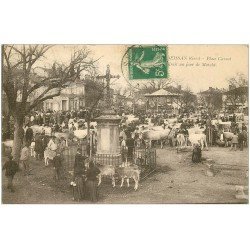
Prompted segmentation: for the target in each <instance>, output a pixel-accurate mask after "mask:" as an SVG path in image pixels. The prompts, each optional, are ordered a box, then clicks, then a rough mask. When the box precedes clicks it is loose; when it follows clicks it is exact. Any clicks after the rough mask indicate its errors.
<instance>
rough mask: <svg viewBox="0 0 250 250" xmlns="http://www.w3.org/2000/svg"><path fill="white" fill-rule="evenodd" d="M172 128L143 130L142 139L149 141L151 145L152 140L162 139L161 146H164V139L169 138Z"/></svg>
mask: <svg viewBox="0 0 250 250" xmlns="http://www.w3.org/2000/svg"><path fill="white" fill-rule="evenodd" d="M169 133H170V129H161V130H146V131H142V139H143V140H145V141H149V146H150V147H151V146H152V141H160V142H161V148H163V141H164V140H166V139H167V138H168V135H169Z"/></svg>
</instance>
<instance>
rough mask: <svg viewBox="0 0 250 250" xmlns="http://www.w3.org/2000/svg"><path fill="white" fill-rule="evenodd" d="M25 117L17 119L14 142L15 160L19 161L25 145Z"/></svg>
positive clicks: (13, 152)
mask: <svg viewBox="0 0 250 250" xmlns="http://www.w3.org/2000/svg"><path fill="white" fill-rule="evenodd" d="M23 121H24V118H23V117H18V118H15V130H14V142H13V149H12V150H13V151H12V154H13V158H14V160H15V161H19V158H20V152H21V148H22V145H23V138H24V131H23Z"/></svg>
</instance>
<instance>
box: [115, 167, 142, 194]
mask: <svg viewBox="0 0 250 250" xmlns="http://www.w3.org/2000/svg"><path fill="white" fill-rule="evenodd" d="M116 173H117V174H118V176H119V177H120V178H121V185H120V187H122V186H123V183H124V179H126V180H127V185H128V187H129V179H130V178H132V179H133V180H134V182H135V186H134V190H135V191H136V190H137V189H138V186H139V181H140V173H141V171H140V169H139V168H138V166H137V165H135V164H131V165H129V166H125V167H124V166H119V167H118V168H116Z"/></svg>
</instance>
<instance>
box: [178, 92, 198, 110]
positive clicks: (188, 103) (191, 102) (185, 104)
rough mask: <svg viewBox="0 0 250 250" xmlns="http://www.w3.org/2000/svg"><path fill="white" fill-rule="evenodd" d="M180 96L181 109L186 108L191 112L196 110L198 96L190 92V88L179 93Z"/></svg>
mask: <svg viewBox="0 0 250 250" xmlns="http://www.w3.org/2000/svg"><path fill="white" fill-rule="evenodd" d="M179 94H180V95H181V96H180V103H181V108H184V109H185V110H191V109H194V106H195V104H196V102H197V96H196V95H195V94H193V92H192V91H191V90H190V88H188V87H187V88H186V89H184V90H182V91H181V93H179Z"/></svg>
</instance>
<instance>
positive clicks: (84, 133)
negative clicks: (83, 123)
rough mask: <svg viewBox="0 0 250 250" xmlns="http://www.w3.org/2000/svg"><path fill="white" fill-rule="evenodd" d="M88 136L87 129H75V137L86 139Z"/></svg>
mask: <svg viewBox="0 0 250 250" xmlns="http://www.w3.org/2000/svg"><path fill="white" fill-rule="evenodd" d="M86 136H87V129H78V130H75V131H74V137H76V138H77V139H84V138H85V137H86Z"/></svg>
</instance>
